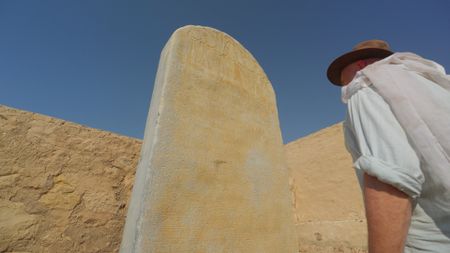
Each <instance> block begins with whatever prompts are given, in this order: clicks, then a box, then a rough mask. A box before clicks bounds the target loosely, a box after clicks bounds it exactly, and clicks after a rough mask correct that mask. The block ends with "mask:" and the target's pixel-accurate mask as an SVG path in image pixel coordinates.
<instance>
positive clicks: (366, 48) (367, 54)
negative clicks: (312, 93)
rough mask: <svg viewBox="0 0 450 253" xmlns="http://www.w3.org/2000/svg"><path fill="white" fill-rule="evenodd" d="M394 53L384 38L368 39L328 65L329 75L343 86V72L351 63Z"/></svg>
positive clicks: (331, 79)
mask: <svg viewBox="0 0 450 253" xmlns="http://www.w3.org/2000/svg"><path fill="white" fill-rule="evenodd" d="M391 54H393V52H392V51H391V49H390V48H389V44H388V43H387V42H386V41H383V40H366V41H363V42H360V43H358V44H357V45H356V46H354V47H353V49H352V51H350V52H348V53H345V54H343V55H341V56H339V57H338V58H336V59H335V60H334V61H333V62H332V63H331V64H330V66H329V67H328V70H327V76H328V80H330V82H331V83H333V84H335V85H338V86H342V84H341V72H342V70H343V69H344V68H345V67H346V66H347V65H349V64H351V63H353V62H355V61H358V60H362V59H367V58H385V57H388V56H389V55H391Z"/></svg>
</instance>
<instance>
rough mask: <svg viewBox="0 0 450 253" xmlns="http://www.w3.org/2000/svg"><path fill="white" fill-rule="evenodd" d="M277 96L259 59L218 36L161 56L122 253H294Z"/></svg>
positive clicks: (191, 39)
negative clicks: (258, 61) (259, 63)
mask: <svg viewBox="0 0 450 253" xmlns="http://www.w3.org/2000/svg"><path fill="white" fill-rule="evenodd" d="M293 224H294V223H293V214H292V208H291V195H290V193H289V189H288V172H287V168H286V165H285V162H284V155H283V143H282V138H281V134H280V128H279V123H278V114H277V107H276V102H275V94H274V91H273V89H272V86H271V84H270V82H269V80H268V79H267V77H266V75H265V74H264V71H263V70H262V69H261V67H260V66H259V65H258V63H257V62H256V60H255V59H254V58H253V57H252V55H251V54H250V53H249V52H248V51H247V50H246V49H245V48H243V47H242V46H241V45H240V44H239V43H238V42H237V41H236V40H234V39H233V38H232V37H230V36H229V35H227V34H225V33H222V32H220V31H217V30H215V29H212V28H207V27H200V26H186V27H182V28H180V29H178V30H177V31H175V33H174V34H173V35H172V37H171V38H170V40H169V41H168V42H167V44H166V46H165V47H164V49H163V51H162V53H161V59H160V63H159V68H158V73H157V76H156V81H155V87H154V91H153V95H152V100H151V105H150V111H149V115H148V119H147V125H146V129H145V137H144V142H143V145H142V151H141V160H140V162H139V165H138V168H137V172H136V179H135V184H134V188H133V192H132V196H131V200H130V203H129V207H128V215H127V219H126V224H125V227H124V234H123V239H122V244H121V250H120V252H122V253H144V252H145V253H175V252H177V253H184V252H185V253H188V252H189V253H202V252H205V253H220V252H223V253H225V252H226V253H230V252H233V253H237V252H242V253H263V252H267V253H269V252H270V253H294V252H297V241H296V236H295V229H294V225H293Z"/></svg>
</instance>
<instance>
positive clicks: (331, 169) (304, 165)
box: [285, 124, 367, 253]
mask: <svg viewBox="0 0 450 253" xmlns="http://www.w3.org/2000/svg"><path fill="white" fill-rule="evenodd" d="M285 150H286V160H287V163H288V167H289V171H290V185H291V191H292V192H293V194H294V198H293V200H294V207H295V224H296V227H297V235H298V239H299V245H300V252H308V253H309V252H311V253H312V252H314V253H332V252H344V253H347V252H348V253H359V252H366V250H367V228H366V219H365V215H364V204H363V200H362V194H361V189H360V187H359V184H358V181H357V178H356V175H355V172H354V169H353V168H352V159H351V156H350V154H349V153H348V152H347V150H346V149H345V144H344V138H343V130H342V124H336V125H333V126H331V127H328V128H325V129H322V130H320V131H318V132H316V133H313V134H311V135H309V136H306V137H304V138H301V139H299V140H296V141H293V142H291V143H288V144H287V145H285Z"/></svg>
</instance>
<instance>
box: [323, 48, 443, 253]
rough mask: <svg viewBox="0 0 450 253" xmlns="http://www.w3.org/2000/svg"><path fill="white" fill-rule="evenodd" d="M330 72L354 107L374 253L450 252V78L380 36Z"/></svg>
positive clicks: (351, 131) (354, 149) (349, 122)
mask: <svg viewBox="0 0 450 253" xmlns="http://www.w3.org/2000/svg"><path fill="white" fill-rule="evenodd" d="M327 76H328V79H329V80H330V81H331V82H332V83H333V84H335V85H338V86H341V87H342V100H343V102H344V103H347V107H348V108H347V109H348V110H347V118H346V120H345V122H344V133H345V142H346V146H347V149H348V151H349V152H350V153H351V155H352V157H353V161H354V167H355V169H356V172H357V175H358V179H359V182H360V185H361V187H362V189H363V195H364V204H365V208H366V217H367V224H368V234H369V238H368V242H369V252H370V253H397V252H398V253H400V252H406V253H413V252H414V253H415V252H436V253H450V76H448V75H446V74H445V70H444V68H443V67H442V66H441V65H439V64H437V63H435V62H432V61H429V60H426V59H423V58H421V57H420V56H418V55H415V54H412V53H393V52H392V51H391V50H390V48H389V45H388V44H387V43H386V42H384V41H381V40H370V41H364V42H361V43H359V44H358V45H356V46H355V47H354V48H353V50H352V51H351V52H349V53H346V54H344V55H342V56H340V57H338V58H337V59H336V60H334V61H333V62H332V63H331V65H330V66H329V68H328V71H327Z"/></svg>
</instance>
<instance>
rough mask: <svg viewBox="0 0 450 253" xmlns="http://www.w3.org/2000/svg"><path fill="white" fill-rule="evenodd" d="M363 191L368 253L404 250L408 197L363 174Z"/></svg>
mask: <svg viewBox="0 0 450 253" xmlns="http://www.w3.org/2000/svg"><path fill="white" fill-rule="evenodd" d="M363 191H364V204H365V207H366V218H367V227H368V233H369V253H387V252H389V253H403V250H404V246H405V241H406V236H407V233H408V228H409V224H410V221H411V212H412V211H411V209H412V204H411V199H410V198H409V196H408V195H406V194H405V193H403V192H402V191H400V190H398V189H397V188H395V187H393V186H391V185H389V184H386V183H383V182H381V181H379V180H378V179H377V178H375V177H372V176H370V175H368V174H366V173H365V174H364V189H363Z"/></svg>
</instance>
